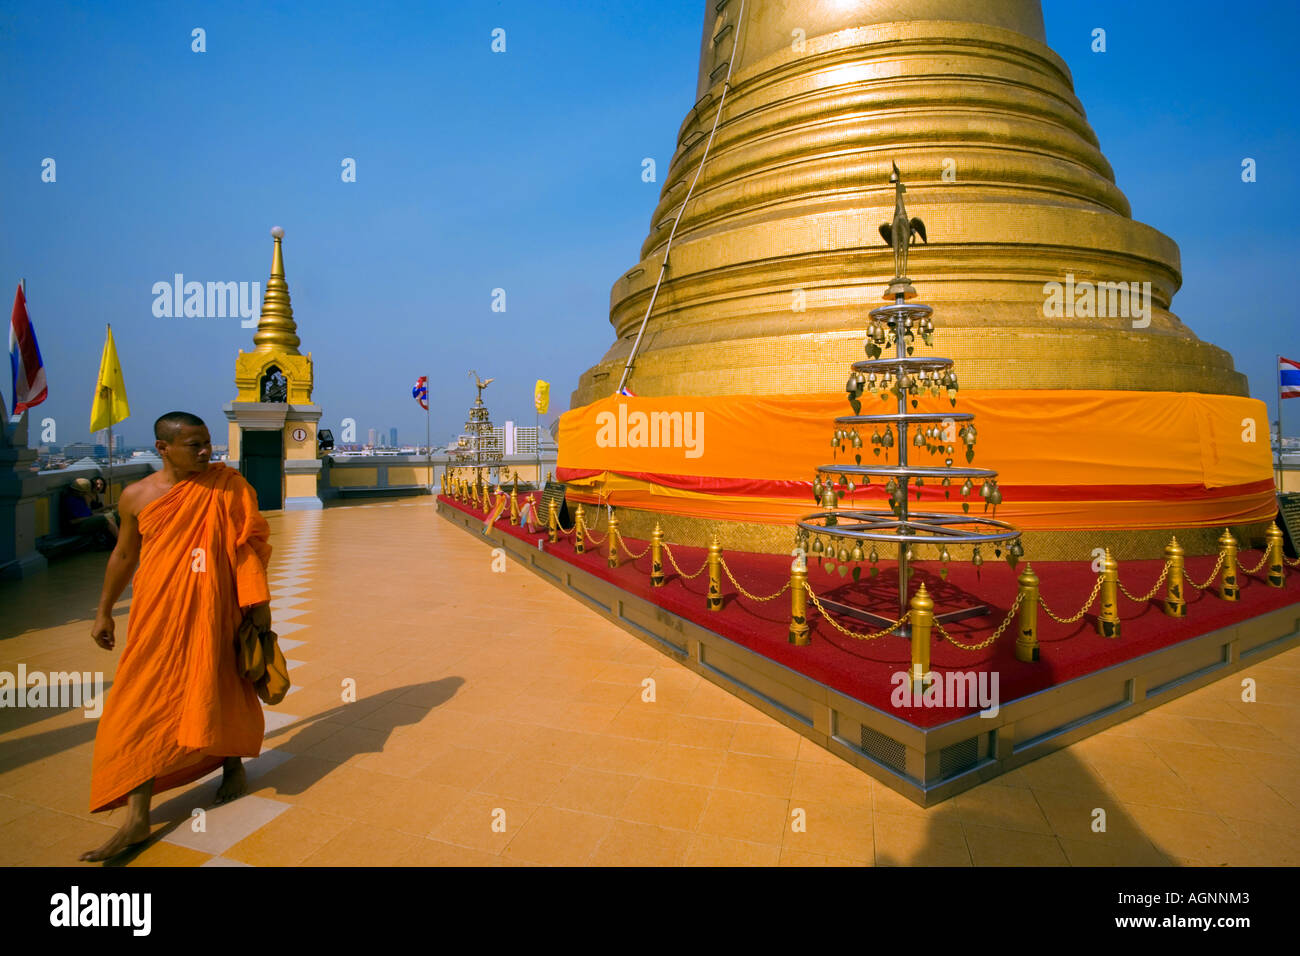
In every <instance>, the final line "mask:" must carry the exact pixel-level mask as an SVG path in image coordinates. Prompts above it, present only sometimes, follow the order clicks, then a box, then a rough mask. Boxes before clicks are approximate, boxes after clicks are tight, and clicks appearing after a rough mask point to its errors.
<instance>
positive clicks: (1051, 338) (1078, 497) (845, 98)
mask: <svg viewBox="0 0 1300 956" xmlns="http://www.w3.org/2000/svg"><path fill="white" fill-rule="evenodd" d="M705 8H706V9H705V23H704V36H703V41H702V48H701V58H700V75H699V86H698V100H697V102H696V104H695V106H694V108H692V109H691V111H690V112H689V113H688V115H687V116H686V119H685V121H684V122H683V124H682V126H681V130H680V133H679V136H678V145H677V150H676V154H675V155H674V157H673V160H672V163H671V165H670V166H669V168H668V170H667V173H666V175H665V176H664V177H663V183H664V185H663V190H662V194H661V196H660V200H659V204H658V206H657V207H656V209H655V210H654V213H653V216H652V219H651V227H650V234H649V236H648V237H647V239H646V241H645V243H644V245H643V246H642V249H641V261H640V262H639V263H637V264H636V265H635V266H634V267H633V268H632V269H631V270H629V271H628V272H627V273H626V274H625V275H623V276H622V277H621V278H620V279H618V281H617V282H616V283H615V284H614V287H613V290H612V293H611V297H610V302H611V305H610V322H611V324H612V325H613V326H614V330H615V334H616V335H617V341H616V342H615V344H614V345H613V346H612V347H611V348H610V349H609V351H608V352H607V353H606V354H605V356H604V358H602V359H601V360H600V362H599V363H598V364H596V365H595V366H594V367H592V368H591V369H589V370H588V371H587V372H586V373H585V374H584V375H583V376H582V378H581V380H580V382H579V384H578V387H577V389H576V390H575V391H574V393H573V397H572V408H573V411H571V412H569V413H568V415H566V416H565V419H564V421H562V424H561V440H560V473H559V475H558V477H559V478H560V479H561V480H565V481H567V482H569V485H570V488H571V491H572V493H573V495H574V496H575V497H577V498H579V499H583V498H587V499H589V500H592V501H597V500H604V501H607V502H610V503H613V504H616V505H619V504H621V505H623V506H625V508H628V509H630V511H629V512H628V513H627V514H625V515H624V518H623V520H624V528H625V533H627V534H629V535H639V534H640V533H641V532H642V531H644V532H645V533H644V535H643V536H645V537H648V535H649V531H648V528H647V529H643V528H641V527H640V524H645V523H646V522H649V523H650V526H653V520H652V517H661V518H666V519H670V518H678V519H681V520H679V521H678V523H677V524H676V525H675V526H671V525H670V524H669V523H665V524H664V531H665V534H667V535H668V536H669V537H670V538H672V537H673V535H674V531H675V532H676V534H677V536H678V537H679V538H681V537H687V538H697V539H701V540H702V539H703V531H702V530H701V529H702V528H704V527H711V526H713V525H716V523H717V522H719V521H726V522H730V523H731V525H730V526H729V527H730V534H729V536H728V534H725V533H724V536H723V537H724V540H723V543H724V545H727V544H730V546H732V547H753V548H756V549H764V550H775V549H776V548H780V547H784V546H785V543H786V541H787V540H788V539H789V538H790V536H791V532H790V528H791V525H792V521H793V520H794V518H795V516H796V515H797V514H798V513H799V512H800V511H802V510H806V507H805V504H806V502H807V501H808V500H809V498H810V494H811V493H810V492H809V491H808V490H807V488H808V486H810V483H811V481H812V469H813V468H814V467H815V466H816V465H817V464H818V462H816V461H815V459H816V458H817V457H818V455H819V454H821V452H822V449H823V448H824V445H825V439H826V437H828V436H826V435H823V434H822V432H823V431H824V422H825V421H826V418H825V414H824V412H823V411H822V410H821V408H818V400H820V401H821V403H822V406H821V407H822V408H824V409H827V410H830V411H831V413H832V414H843V410H842V406H843V402H844V382H843V369H844V366H845V364H846V363H852V362H854V361H860V360H861V359H862V357H863V356H862V353H861V348H862V330H863V328H864V327H865V325H866V323H867V321H868V320H867V314H868V312H870V310H871V309H873V308H875V307H876V306H877V305H879V303H880V302H881V300H882V297H883V296H884V295H885V293H886V285H887V284H888V283H889V282H890V279H891V277H893V275H894V265H895V262H894V255H893V250H892V249H891V248H890V247H889V245H887V244H886V243H884V242H882V240H881V236H880V232H879V229H880V226H881V224H884V223H889V222H890V219H891V215H892V213H893V210H894V205H895V201H894V200H895V197H894V188H893V186H891V184H890V171H891V166H892V165H893V164H897V166H898V168H899V170H901V173H902V178H903V180H904V181H905V182H906V184H907V208H908V209H909V211H910V212H911V213H913V214H914V215H915V216H917V217H919V218H920V219H922V220H923V221H924V223H925V227H926V229H927V231H928V235H927V237H926V238H927V239H928V241H926V242H918V243H917V244H916V245H913V246H912V247H911V248H910V250H909V261H908V262H907V266H906V268H907V272H908V273H909V278H910V279H911V281H912V283H913V285H914V286H915V287H916V288H917V290H918V291H919V294H920V296H921V298H922V299H923V300H924V301H925V302H927V303H928V304H930V305H931V306H933V307H934V309H935V311H936V313H938V314H942V315H943V316H944V319H945V322H944V326H943V329H942V333H941V334H940V335H938V336H936V341H935V351H936V352H937V353H938V354H941V355H943V356H946V357H948V358H951V359H953V360H954V361H955V362H956V363H957V365H958V367H959V368H960V369H961V376H962V379H961V402H960V403H959V405H960V407H959V408H958V411H963V412H966V411H969V412H974V413H976V414H977V415H978V416H979V419H980V421H981V422H982V423H983V426H982V428H981V431H980V441H981V448H980V451H981V455H982V456H983V455H987V458H986V459H985V460H987V461H989V462H991V463H993V464H994V465H995V467H997V468H998V469H999V471H1000V472H1001V474H1002V476H1003V489H1004V492H1005V495H1006V504H1005V506H1004V516H1005V517H1006V518H1007V520H1009V521H1011V522H1013V523H1015V524H1016V525H1017V526H1019V527H1022V528H1024V529H1025V530H1026V532H1027V533H1026V535H1025V544H1026V549H1027V551H1028V552H1029V554H1030V555H1031V556H1032V557H1036V558H1048V557H1067V556H1068V557H1083V556H1086V555H1087V554H1089V553H1091V551H1092V549H1094V548H1096V547H1105V546H1110V547H1112V549H1113V550H1114V551H1115V553H1116V555H1117V557H1132V556H1137V555H1138V554H1142V555H1144V556H1145V555H1149V556H1156V555H1158V554H1159V553H1161V549H1162V548H1163V547H1164V545H1165V543H1166V542H1167V541H1168V538H1169V532H1170V531H1172V530H1178V531H1179V536H1180V540H1181V541H1183V543H1184V545H1186V546H1188V548H1189V550H1191V551H1192V552H1193V553H1195V551H1197V550H1213V548H1214V541H1215V539H1216V538H1217V537H1218V534H1219V533H1221V531H1222V530H1223V528H1224V527H1225V526H1228V525H1232V526H1235V527H1238V528H1241V529H1243V531H1244V533H1246V534H1248V535H1249V534H1251V533H1253V531H1254V530H1255V526H1256V525H1257V524H1259V523H1260V522H1266V521H1267V520H1269V519H1271V517H1272V514H1273V510H1274V508H1275V502H1274V499H1273V497H1272V495H1273V489H1272V479H1271V470H1270V464H1269V458H1268V454H1269V453H1268V444H1267V421H1268V418H1267V413H1266V411H1265V409H1264V406H1263V404H1262V403H1259V402H1256V401H1252V400H1251V399H1249V397H1248V392H1247V387H1246V381H1245V377H1244V376H1243V375H1241V374H1240V373H1238V372H1237V371H1235V369H1234V368H1233V364H1232V359H1231V357H1230V356H1229V355H1228V353H1227V352H1225V351H1224V350H1222V349H1220V348H1217V347H1216V346H1213V345H1210V344H1208V343H1205V342H1202V341H1200V340H1199V339H1198V338H1197V337H1196V336H1195V335H1194V334H1193V333H1192V332H1191V331H1190V330H1189V329H1188V328H1187V327H1186V326H1184V325H1183V323H1182V322H1181V321H1180V320H1179V319H1178V317H1177V316H1176V315H1175V314H1174V313H1173V312H1171V311H1170V304H1171V301H1172V299H1173V296H1174V293H1175V292H1176V291H1177V290H1178V288H1179V286H1180V284H1181V281H1182V278H1181V273H1180V265H1179V254H1178V247H1177V245H1176V244H1175V243H1174V242H1173V240H1171V239H1170V238H1169V237H1167V236H1165V235H1164V234H1162V233H1160V232H1159V231H1157V230H1156V229H1153V228H1152V227H1150V226H1147V225H1145V224H1143V223H1139V222H1136V221H1134V220H1133V219H1132V218H1130V208H1129V204H1128V201H1127V200H1126V199H1125V197H1124V195H1123V194H1122V193H1121V192H1120V190H1119V189H1118V188H1117V187H1116V185H1115V181H1114V175H1113V172H1112V170H1111V168H1110V165H1109V164H1108V163H1107V161H1106V159H1105V157H1104V156H1103V155H1102V152H1101V150H1100V148H1099V145H1098V140H1097V136H1096V134H1095V133H1094V132H1093V130H1092V129H1091V127H1090V126H1089V125H1088V122H1087V118H1086V116H1085V114H1084V109H1083V106H1082V105H1081V104H1080V102H1079V101H1078V99H1077V98H1076V97H1075V95H1074V92H1073V86H1072V81H1071V77H1070V73H1069V70H1068V69H1067V67H1066V65H1065V63H1064V62H1063V61H1062V60H1061V58H1060V57H1059V56H1057V55H1056V54H1055V53H1054V52H1052V50H1051V49H1050V48H1049V47H1048V46H1047V44H1046V36H1045V31H1044V27H1043V18H1042V11H1041V9H1040V5H1039V3H1038V2H1037V0H965V2H962V0H846V2H841V3H835V4H827V3H818V2H786V3H777V2H764V0H757V2H756V0H746V2H745V3H744V4H743V12H742V3H741V0H723V2H722V3H717V2H716V0H708V2H707V3H706V5H705ZM728 77H729V79H728ZM720 102H721V104H722V105H721V112H720V114H719V103H720ZM715 119H716V120H717V126H716V130H715V129H714V123H715ZM706 152H707V155H706ZM701 163H702V165H701ZM697 172H698V179H696V176H697ZM688 193H689V199H687V196H688ZM684 200H685V205H684V208H683V201H684ZM670 234H671V236H672V240H671V255H670V256H668V265H667V267H666V268H664V260H665V252H666V249H667V247H668V245H669V237H670ZM661 273H662V274H661ZM656 286H658V289H657V292H656V291H655V290H656ZM652 302H653V305H652ZM647 310H648V319H647V318H646V316H647ZM643 322H644V327H643ZM638 339H639V342H638ZM634 345H635V346H636V352H635V355H634V356H633V348H634ZM630 356H632V361H631V367H630V369H626V366H627V365H628V363H629V357H630ZM625 369H626V371H625ZM621 382H625V384H626V387H627V390H628V393H629V395H628V396H624V395H619V394H618V390H619V386H620V383H621ZM632 395H634V396H635V397H630V396H632ZM943 404H944V406H945V407H946V406H947V404H948V403H947V402H944V403H943ZM620 406H622V408H621V410H620ZM697 410H698V411H700V412H703V414H704V416H705V428H706V429H707V440H706V441H705V442H697V443H698V444H700V445H701V447H702V449H703V450H702V451H701V452H700V453H699V454H698V455H696V456H695V457H694V458H693V459H691V458H689V457H684V456H683V455H681V454H677V455H676V456H674V455H672V454H669V451H670V450H672V449H675V445H674V443H673V438H674V437H675V436H674V435H673V434H672V433H671V429H670V428H669V433H668V434H667V436H665V435H662V434H659V431H663V429H659V430H658V431H654V432H653V433H652V432H650V431H647V433H646V434H643V435H641V436H640V437H641V438H642V439H643V443H640V444H639V443H638V442H637V437H638V436H637V433H636V430H635V428H632V427H629V428H624V425H623V423H624V421H627V422H629V423H634V422H635V420H636V419H635V416H636V414H637V413H638V412H644V413H645V414H646V415H647V416H653V415H654V414H655V413H656V412H660V413H662V414H664V415H671V414H672V413H673V412H680V413H681V414H682V415H683V416H686V415H688V414H690V413H691V412H693V411H697ZM936 410H937V408H936ZM602 413H607V414H608V415H612V416H615V417H616V418H617V422H618V425H619V428H620V429H622V430H619V431H618V436H619V437H620V438H624V439H626V441H623V442H622V443H621V444H617V443H611V442H610V441H609V440H605V441H600V440H598V438H597V436H598V434H599V432H600V427H599V423H598V422H597V421H596V419H597V416H599V415H601V414H602ZM620 416H621V417H620ZM710 419H714V420H713V421H710ZM610 420H611V419H609V418H605V419H604V420H603V421H604V423H605V424H608V423H609V422H610ZM668 421H669V420H668V419H666V418H665V419H661V422H668ZM647 422H648V423H650V424H653V419H651V418H647ZM1252 423H1253V429H1255V430H1257V431H1258V435H1259V437H1256V435H1255V433H1254V430H1253V429H1252ZM665 427H666V428H667V427H668V426H665ZM610 434H612V433H610V432H608V430H607V431H606V435H605V437H606V439H608V438H609V435H610ZM809 436H811V438H810V437H809ZM651 439H654V440H656V442H655V444H652V443H651ZM659 439H663V440H661V441H660V440H659ZM743 439H748V440H749V441H751V442H757V443H759V444H762V445H764V446H766V447H765V452H766V454H765V455H762V454H754V455H751V454H750V453H749V451H748V450H747V449H746V448H744V447H741V446H742V443H743V442H742V440H743ZM819 442H820V443H821V444H818V443H819ZM638 515H640V519H639V523H638V517H637V516H638ZM728 537H729V538H730V540H729V541H728Z"/></svg>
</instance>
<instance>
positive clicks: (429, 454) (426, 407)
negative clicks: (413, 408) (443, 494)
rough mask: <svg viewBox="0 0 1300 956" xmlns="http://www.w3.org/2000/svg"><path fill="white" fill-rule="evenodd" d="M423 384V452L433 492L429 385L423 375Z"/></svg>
mask: <svg viewBox="0 0 1300 956" xmlns="http://www.w3.org/2000/svg"><path fill="white" fill-rule="evenodd" d="M425 382H426V384H425V386H424V454H425V456H426V457H427V458H428V461H429V492H430V493H432V492H433V444H432V440H431V439H430V438H429V386H428V376H427V375H426V376H425Z"/></svg>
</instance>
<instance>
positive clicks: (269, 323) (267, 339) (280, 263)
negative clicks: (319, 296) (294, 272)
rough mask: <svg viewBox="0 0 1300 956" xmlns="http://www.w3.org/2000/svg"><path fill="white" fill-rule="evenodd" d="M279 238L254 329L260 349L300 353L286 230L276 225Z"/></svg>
mask: <svg viewBox="0 0 1300 956" xmlns="http://www.w3.org/2000/svg"><path fill="white" fill-rule="evenodd" d="M271 237H272V238H273V239H274V240H275V253H274V254H273V255H272V257H271V277H270V278H269V279H267V280H266V294H265V295H264V296H263V297H262V317H261V318H260V319H259V320H258V322H257V331H256V332H255V333H253V342H254V344H256V346H257V349H258V351H262V352H265V351H269V350H271V349H275V350H277V351H281V352H287V353H288V354H290V355H300V354H301V353H300V352H299V351H298V345H299V343H300V342H301V341H302V340H301V339H299V338H298V326H297V325H295V324H294V321H293V305H292V303H290V301H289V284H288V283H287V282H285V281H284V253H283V252H281V250H280V240H281V239H283V238H284V230H283V229H281V228H280V227H279V226H275V227H274V228H273V229H272V230H271Z"/></svg>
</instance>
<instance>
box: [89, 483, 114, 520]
mask: <svg viewBox="0 0 1300 956" xmlns="http://www.w3.org/2000/svg"><path fill="white" fill-rule="evenodd" d="M90 490H91V491H92V492H93V494H92V495H91V498H90V510H91V511H93V512H94V513H95V514H106V515H108V516H109V517H110V518H112V519H113V521H114V523H120V522H119V521H118V517H117V509H116V508H114V507H113V506H112V505H109V504H108V503H106V502H105V501H104V498H105V496H106V495H107V494H108V482H106V481H105V480H104V477H103V475H96V476H95V477H94V478H91V479H90Z"/></svg>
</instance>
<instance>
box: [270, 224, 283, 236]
mask: <svg viewBox="0 0 1300 956" xmlns="http://www.w3.org/2000/svg"><path fill="white" fill-rule="evenodd" d="M271 238H273V239H283V238H284V230H283V229H281V228H280V227H279V226H272V227H271Z"/></svg>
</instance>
